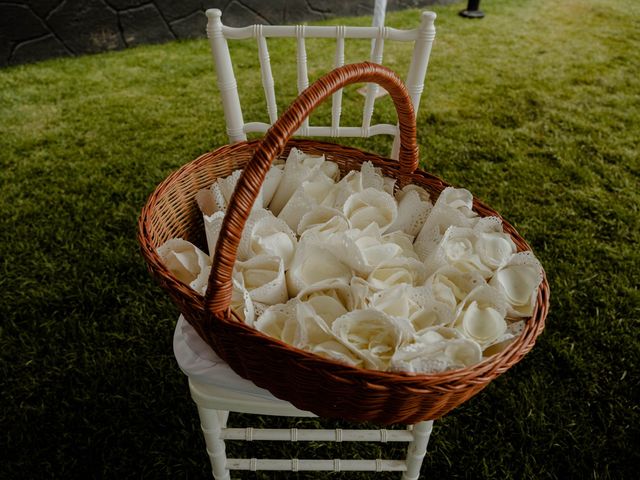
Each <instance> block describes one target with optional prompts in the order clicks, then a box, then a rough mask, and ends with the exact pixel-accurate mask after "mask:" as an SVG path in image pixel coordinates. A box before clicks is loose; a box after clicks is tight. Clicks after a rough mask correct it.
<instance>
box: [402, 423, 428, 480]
mask: <svg viewBox="0 0 640 480" xmlns="http://www.w3.org/2000/svg"><path fill="white" fill-rule="evenodd" d="M432 429H433V420H429V421H426V422H420V423H416V424H415V425H414V426H413V441H412V442H411V443H410V444H409V448H408V450H407V471H406V472H404V473H403V474H402V480H418V478H420V467H422V460H424V456H425V454H426V453H427V444H428V443H429V437H430V436H431V430H432Z"/></svg>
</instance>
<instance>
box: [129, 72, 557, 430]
mask: <svg viewBox="0 0 640 480" xmlns="http://www.w3.org/2000/svg"><path fill="white" fill-rule="evenodd" d="M358 82H375V83H378V84H380V85H381V86H382V87H384V88H385V89H386V90H387V91H388V92H390V95H391V98H392V99H393V102H394V104H395V107H396V110H397V113H398V120H399V126H400V137H401V148H400V157H399V161H394V160H390V159H387V158H383V157H380V156H378V155H375V154H372V153H365V152H363V151H361V150H358V149H355V148H349V147H345V146H340V145H336V144H333V143H328V142H320V141H311V140H290V137H291V136H292V134H293V132H295V131H296V130H297V129H298V127H299V126H300V125H301V124H302V122H303V120H304V119H305V118H306V117H307V116H308V115H309V113H310V112H311V111H312V110H313V109H314V108H315V107H316V106H317V105H318V104H319V103H320V102H322V101H323V100H324V99H326V98H328V97H329V96H330V95H331V94H333V93H334V92H335V91H336V90H338V89H339V88H342V87H344V86H346V85H348V84H351V83H358ZM292 147H296V148H298V149H300V150H302V151H304V152H305V153H308V154H312V155H313V154H324V155H325V157H326V158H327V160H331V161H333V162H336V163H337V164H338V165H339V167H340V169H341V173H342V174H345V173H346V172H348V171H350V170H353V169H359V168H360V165H361V164H362V162H364V161H367V160H369V161H371V162H373V164H374V165H376V166H377V167H380V168H381V169H382V171H383V173H384V174H385V175H387V176H391V177H394V178H396V179H397V184H399V186H403V185H406V184H408V183H413V184H416V185H419V186H421V187H423V188H425V189H426V190H427V191H429V192H430V194H431V196H432V197H433V198H436V197H437V196H438V195H439V194H440V192H442V190H443V189H444V188H445V187H447V186H448V184H447V183H445V182H444V181H442V180H440V179H439V178H437V177H435V176H433V175H430V174H429V173H426V172H424V171H421V170H419V169H418V168H417V167H418V148H417V146H416V125H415V117H414V113H413V108H412V105H411V101H410V99H409V96H408V94H407V91H406V89H405V87H404V85H403V83H402V81H401V80H400V79H399V78H398V77H397V76H396V75H395V74H394V73H393V72H392V71H391V70H389V69H387V68H385V67H382V66H379V65H376V64H371V63H361V64H353V65H345V66H343V67H340V68H337V69H335V70H333V71H332V72H330V73H329V74H327V75H325V76H324V77H322V78H321V79H319V80H318V81H316V82H315V83H314V84H313V85H311V86H310V87H309V88H307V89H306V90H305V91H304V92H302V93H301V94H300V96H299V97H298V98H297V99H296V100H295V101H294V102H293V103H292V104H291V106H290V107H289V108H288V109H287V111H286V112H285V113H284V114H283V115H282V116H281V117H280V118H279V119H278V121H277V122H276V123H275V124H274V125H273V126H272V127H271V128H270V130H269V131H268V132H267V134H266V135H265V137H264V138H263V139H262V140H261V141H249V142H240V143H236V144H232V145H226V146H223V147H220V148H218V149H217V150H215V151H213V152H209V153H206V154H204V155H201V156H200V157H198V158H197V159H196V160H194V161H192V162H191V163H189V164H187V165H185V166H183V167H182V168H181V169H179V170H178V171H176V172H174V173H173V174H171V175H170V176H169V177H168V178H167V179H165V180H164V181H163V182H162V183H161V184H160V185H159V186H158V187H157V188H156V190H155V191H154V192H153V194H152V195H151V196H150V198H149V200H148V202H147V204H146V205H145V206H144V208H143V210H142V213H141V216H140V220H139V241H140V244H141V247H142V253H143V255H144V257H145V259H146V260H147V262H148V266H149V268H150V270H151V272H152V273H153V275H154V276H155V277H156V278H157V279H158V281H159V282H160V284H161V285H162V287H163V288H164V289H165V290H166V291H167V292H168V293H169V295H170V296H171V298H172V300H173V301H174V302H175V303H176V305H177V306H178V308H179V309H180V311H181V312H182V313H183V315H184V316H185V318H186V319H187V321H189V323H190V324H191V325H193V327H194V328H195V329H196V331H197V332H198V333H199V335H200V336H201V337H202V338H203V339H204V340H205V341H206V342H207V343H208V344H209V345H210V346H211V347H212V348H213V349H214V350H215V351H216V352H217V353H218V355H219V356H220V357H221V358H223V359H224V360H225V361H226V362H227V363H228V364H229V365H230V366H231V368H232V369H233V370H234V371H235V372H237V373H238V374H239V375H241V376H242V377H244V378H246V379H249V380H251V381H252V382H253V383H255V384H256V385H258V386H259V387H262V388H265V389H267V390H269V391H270V392H271V393H273V394H274V395H275V396H276V397H278V398H281V399H284V400H288V401H289V402H291V403H292V404H293V405H295V406H296V407H297V408H300V409H303V410H309V411H311V412H314V413H315V414H317V415H320V416H323V417H334V418H342V419H346V420H353V421H372V422H375V423H378V424H392V423H405V424H411V423H416V422H418V421H421V420H427V419H435V418H439V417H441V416H443V415H445V414H446V413H447V412H449V411H451V410H452V409H453V408H455V407H456V406H458V405H460V404H461V403H463V402H465V401H466V400H468V399H469V398H471V397H472V396H473V395H475V394H476V393H478V392H479V391H480V390H482V389H483V388H484V387H485V386H486V385H487V384H488V383H489V382H490V381H491V380H493V379H494V378H496V377H497V376H498V375H500V374H501V373H503V372H505V371H506V370H507V369H509V368H510V367H511V366H512V365H514V364H515V363H517V362H518V361H519V360H520V359H521V358H522V357H523V356H524V355H525V354H526V353H527V352H528V351H529V350H530V349H531V348H532V347H533V345H534V343H535V340H536V338H537V337H538V335H540V333H541V332H542V330H543V328H544V321H545V317H546V315H547V310H548V308H549V286H548V283H547V280H546V278H544V279H543V281H542V283H541V285H540V287H539V289H538V294H537V303H536V306H535V309H534V312H533V315H532V317H531V318H529V319H527V321H526V322H525V327H524V331H523V332H522V334H521V335H519V336H518V337H517V339H516V340H515V341H514V342H513V343H512V344H511V345H509V346H508V347H507V348H506V349H505V350H504V351H503V352H501V353H499V354H497V355H494V356H492V357H490V358H489V359H487V360H485V361H483V362H481V363H479V364H477V365H474V366H472V367H469V368H465V369H460V370H455V371H447V372H443V373H438V374H432V375H413V374H403V373H387V372H379V371H373V370H365V369H360V368H355V367H350V366H345V365H343V364H340V363H338V362H335V361H331V360H328V359H325V358H322V357H319V356H316V355H314V354H311V353H309V352H306V351H303V350H300V349H297V348H295V347H292V346H291V345H288V344H285V343H283V342H281V341H278V340H276V339H274V338H271V337H269V336H267V335H264V334H263V333H261V332H259V331H257V330H255V329H253V328H252V327H250V326H247V325H245V324H244V323H243V322H241V321H240V320H239V319H238V318H237V317H236V316H235V315H234V314H232V313H231V311H230V308H229V305H230V301H231V292H232V284H231V273H232V270H233V265H234V262H235V259H236V252H237V248H238V243H239V241H240V237H241V234H242V230H243V227H244V223H245V221H246V219H247V217H248V215H249V212H250V210H251V206H252V204H253V202H254V200H255V198H256V196H257V194H258V192H259V190H260V186H261V184H262V182H263V180H264V177H265V174H266V172H267V170H268V169H269V167H270V165H271V163H272V161H273V160H274V159H276V158H277V157H279V156H281V155H286V154H287V153H288V151H289V150H290V149H291V148H292ZM238 168H243V169H244V171H243V174H242V176H241V177H240V179H239V181H238V184H237V187H236V190H235V192H234V194H233V197H232V199H231V201H230V205H229V207H228V209H227V213H226V216H225V219H224V222H223V225H222V230H221V233H220V237H219V240H218V244H217V248H216V252H215V256H214V259H213V268H212V270H211V276H210V278H209V288H208V290H207V294H206V296H205V297H202V296H200V295H198V294H197V293H196V292H195V291H193V290H192V289H191V288H189V287H188V286H187V285H185V284H184V283H182V282H180V281H179V280H177V279H176V278H175V277H174V276H173V275H172V274H171V273H169V271H168V270H167V269H166V268H165V266H164V264H163V262H162V261H161V259H160V257H159V256H158V253H157V248H158V247H159V246H160V245H162V244H163V243H164V242H165V241H166V240H168V239H170V238H174V237H182V238H184V239H187V240H189V241H191V242H192V243H195V244H196V245H198V246H200V247H201V248H203V249H204V246H205V245H206V242H205V238H204V226H203V221H202V215H201V213H200V211H199V209H198V207H197V205H196V201H195V193H196V192H197V190H199V189H201V188H206V187H209V186H210V185H211V184H212V183H214V182H215V181H216V179H217V178H219V177H224V176H227V175H229V174H231V172H232V171H233V170H236V169H238ZM473 205H474V210H475V211H476V212H477V213H478V214H479V215H480V216H498V217H499V216H500V215H499V214H498V213H497V212H496V211H495V210H493V209H491V208H490V207H488V206H487V205H485V204H483V203H482V202H480V201H478V200H477V199H475V198H474V203H473ZM504 231H505V232H506V233H509V234H510V235H511V237H512V239H513V241H514V242H515V244H516V246H517V248H518V251H523V250H530V247H529V246H528V245H527V243H526V242H525V240H524V239H523V238H522V237H521V236H520V235H519V234H518V233H517V232H516V231H515V229H514V228H513V227H512V226H511V225H510V224H509V223H508V222H504Z"/></svg>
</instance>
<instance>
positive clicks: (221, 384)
mask: <svg viewBox="0 0 640 480" xmlns="http://www.w3.org/2000/svg"><path fill="white" fill-rule="evenodd" d="M173 352H174V355H175V357H176V361H177V362H178V366H179V367H180V370H182V372H183V373H184V374H185V375H187V377H189V388H190V390H191V395H192V397H193V399H194V400H195V401H196V403H197V404H198V405H201V406H203V407H205V408H212V409H216V410H227V411H233V412H242V413H255V414H261V415H279V416H291V417H313V416H315V415H314V414H312V413H311V412H307V411H304V410H299V409H297V408H296V407H294V406H293V405H291V404H290V403H289V402H287V401H285V400H280V399H279V398H276V397H274V396H273V395H272V394H271V393H270V392H269V391H268V390H265V389H263V388H260V387H258V386H256V385H255V384H254V383H253V382H250V381H249V380H246V379H244V378H242V377H241V376H239V375H238V374H237V373H235V372H234V371H233V370H232V369H231V367H229V365H228V364H227V363H226V362H225V361H224V360H222V359H221V358H220V357H218V355H216V353H215V352H214V351H213V350H212V349H211V347H210V346H209V345H207V344H206V343H205V342H204V340H202V339H201V338H200V336H199V335H198V334H197V333H196V331H195V329H194V328H193V327H192V326H191V325H190V324H189V322H187V321H186V320H185V319H184V317H183V316H182V315H180V318H179V319H178V322H177V324H176V329H175V332H174V335H173Z"/></svg>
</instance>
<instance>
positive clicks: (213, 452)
mask: <svg viewBox="0 0 640 480" xmlns="http://www.w3.org/2000/svg"><path fill="white" fill-rule="evenodd" d="M198 414H199V415H200V424H201V426H202V433H203V434H204V441H205V444H206V445H207V453H208V454H209V460H211V470H212V471H213V478H215V479H216V480H230V479H231V477H230V476H229V470H228V469H227V466H226V463H227V454H226V451H225V447H224V440H222V438H221V433H222V429H223V428H224V426H225V425H226V423H227V417H228V415H229V412H225V411H219V410H212V409H209V408H203V407H200V406H198Z"/></svg>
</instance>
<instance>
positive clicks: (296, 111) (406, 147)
mask: <svg viewBox="0 0 640 480" xmlns="http://www.w3.org/2000/svg"><path fill="white" fill-rule="evenodd" d="M361 82H367V83H377V84H379V85H381V86H382V87H383V88H384V89H386V90H387V91H388V92H389V94H390V96H391V98H392V100H393V103H394V105H395V107H396V111H397V113H398V123H399V126H400V153H399V163H400V165H399V173H400V175H399V177H402V176H405V175H411V174H412V173H413V172H414V171H415V170H416V169H417V168H418V160H419V157H418V147H417V144H416V122H415V115H414V111H413V105H412V103H411V99H410V98H409V95H408V93H407V90H406V88H405V86H404V84H403V83H402V80H400V78H399V77H398V76H397V75H396V74H395V73H394V72H393V71H392V70H390V69H388V68H386V67H383V66H381V65H378V64H375V63H369V62H364V63H356V64H351V65H344V66H342V67H339V68H336V69H335V70H332V71H331V72H329V73H328V74H326V75H325V76H323V77H321V78H319V79H318V80H316V81H315V82H314V83H313V84H312V85H311V86H310V87H309V88H307V89H306V90H304V91H303V92H302V93H301V94H300V95H299V96H298V97H297V98H296V99H295V100H294V101H293V103H292V104H291V105H290V106H289V108H288V109H287V110H286V111H285V112H284V113H283V114H282V116H281V117H280V118H279V119H278V120H277V121H276V122H275V123H274V124H273V125H272V126H271V128H269V130H268V131H267V133H266V134H265V136H264V138H263V139H262V141H261V142H260V144H259V145H258V147H257V149H256V151H255V153H254V155H253V158H252V159H251V161H250V162H249V163H248V164H247V166H246V167H245V168H244V171H243V173H242V175H241V176H240V178H239V179H238V183H237V185H236V189H235V191H234V192H233V196H232V197H231V199H230V201H229V206H228V207H227V212H226V214H225V217H224V220H223V222H222V227H221V230H220V236H219V238H218V243H217V245H216V252H215V255H214V257H213V267H212V268H211V274H210V276H209V286H208V288H207V293H206V297H205V302H206V307H207V310H208V311H209V312H210V313H212V314H214V315H216V316H222V315H226V314H227V313H228V311H229V306H230V305H231V294H232V290H233V286H232V282H231V275H232V272H233V266H234V264H235V261H236V255H237V251H238V245H239V244H240V238H241V237H242V231H243V229H244V225H245V222H246V220H247V218H248V217H249V214H250V213H251V207H252V206H253V202H254V201H255V199H256V197H257V196H258V193H259V192H260V187H261V186H262V182H263V181H264V178H265V175H266V174H267V171H268V170H269V168H270V167H271V163H272V162H273V160H274V159H276V158H278V156H279V155H280V154H281V153H282V151H283V150H284V147H285V145H286V143H287V141H288V140H289V139H290V138H291V136H292V135H293V134H294V132H295V131H296V130H297V129H298V128H299V127H300V125H302V122H303V121H304V120H305V118H307V117H308V116H309V114H310V113H311V112H312V111H313V110H314V109H315V108H316V107H317V106H318V105H319V104H320V103H321V102H322V101H323V100H325V99H326V98H328V97H329V96H331V95H332V94H333V93H335V92H336V91H337V90H338V89H340V88H343V87H345V86H346V85H349V84H352V83H361Z"/></svg>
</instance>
